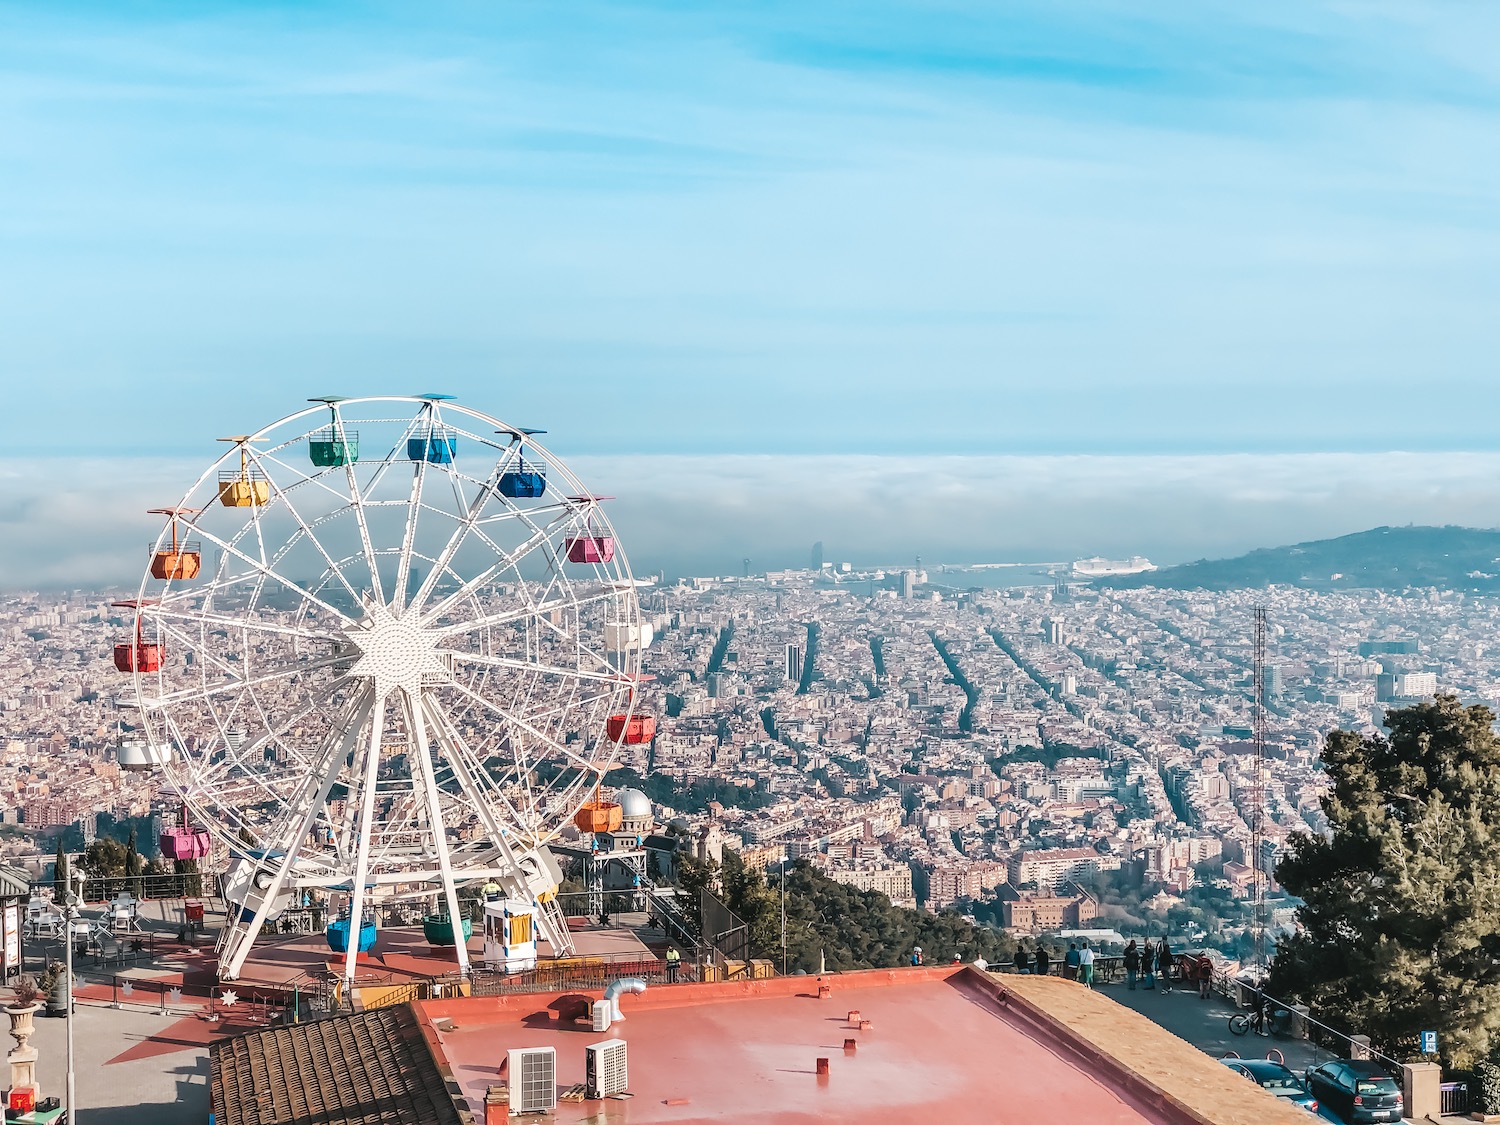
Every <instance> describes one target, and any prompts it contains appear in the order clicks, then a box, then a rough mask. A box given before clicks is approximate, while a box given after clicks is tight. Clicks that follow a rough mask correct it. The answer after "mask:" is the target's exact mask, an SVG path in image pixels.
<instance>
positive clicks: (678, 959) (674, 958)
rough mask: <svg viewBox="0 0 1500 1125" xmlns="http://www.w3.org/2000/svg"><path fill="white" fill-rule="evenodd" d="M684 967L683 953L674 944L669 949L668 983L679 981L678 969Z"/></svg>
mask: <svg viewBox="0 0 1500 1125" xmlns="http://www.w3.org/2000/svg"><path fill="white" fill-rule="evenodd" d="M681 968H682V954H681V953H678V952H677V947H676V946H673V947H672V948H670V949H668V950H667V983H668V984H676V983H677V971H678V970H679V969H681Z"/></svg>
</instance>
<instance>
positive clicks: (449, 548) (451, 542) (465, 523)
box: [411, 460, 506, 609]
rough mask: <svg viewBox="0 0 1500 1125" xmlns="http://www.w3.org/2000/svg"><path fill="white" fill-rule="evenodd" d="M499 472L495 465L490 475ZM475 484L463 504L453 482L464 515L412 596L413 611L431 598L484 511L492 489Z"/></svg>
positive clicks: (461, 496)
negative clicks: (468, 499) (472, 495)
mask: <svg viewBox="0 0 1500 1125" xmlns="http://www.w3.org/2000/svg"><path fill="white" fill-rule="evenodd" d="M505 463H506V462H505V461H504V460H502V461H501V465H503V464H505ZM499 472H500V465H497V466H496V467H495V473H492V474H490V475H491V477H494V476H495V475H496V474H498V473H499ZM475 483H476V484H478V486H479V488H478V490H477V492H476V493H475V495H474V499H473V500H472V501H469V502H468V503H467V504H465V503H464V501H463V495H462V493H461V492H458V484H457V480H456V479H455V481H454V489H455V492H456V493H457V495H456V499H457V501H458V506H459V507H461V508H464V515H463V518H462V519H461V520H460V521H459V523H458V526H457V527H455V528H454V529H453V534H452V535H450V536H448V541H447V542H446V543H445V544H443V549H442V550H441V551H440V552H439V553H438V556H437V558H435V559H434V560H433V566H432V572H431V573H430V574H428V576H427V578H426V579H425V580H424V581H423V583H422V585H421V587H420V588H419V589H418V590H417V592H416V594H415V595H413V597H412V600H411V606H412V608H414V609H415V608H417V607H419V606H424V605H426V604H427V599H428V598H429V597H431V596H432V590H433V587H434V586H435V585H436V584H437V581H438V578H439V577H440V576H441V575H442V574H445V573H446V572H447V570H448V567H449V566H451V565H452V563H453V556H454V555H456V554H457V553H458V549H459V547H461V546H462V545H463V543H464V540H465V539H466V538H467V537H468V533H469V531H470V530H471V529H472V527H473V525H474V522H475V521H476V520H477V519H478V518H479V514H480V513H481V512H483V511H484V509H485V506H486V505H487V504H488V503H489V500H490V497H491V496H492V495H493V489H492V487H491V486H490V484H489V483H488V482H482V481H476V482H475Z"/></svg>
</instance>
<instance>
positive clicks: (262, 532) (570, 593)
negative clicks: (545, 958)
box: [133, 395, 649, 979]
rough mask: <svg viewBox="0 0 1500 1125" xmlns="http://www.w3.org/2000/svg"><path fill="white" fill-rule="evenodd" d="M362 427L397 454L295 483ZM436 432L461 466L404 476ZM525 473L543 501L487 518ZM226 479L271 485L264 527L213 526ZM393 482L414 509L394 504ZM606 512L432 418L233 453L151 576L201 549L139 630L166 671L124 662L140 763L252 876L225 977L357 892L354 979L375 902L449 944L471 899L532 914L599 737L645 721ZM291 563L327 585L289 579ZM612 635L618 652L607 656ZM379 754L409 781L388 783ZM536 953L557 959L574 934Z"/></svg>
mask: <svg viewBox="0 0 1500 1125" xmlns="http://www.w3.org/2000/svg"><path fill="white" fill-rule="evenodd" d="M403 411H404V412H406V413H409V417H403V416H400V415H402V412H403ZM392 413H394V414H396V415H397V416H394V417H392V416H389V415H391V414H392ZM364 426H375V427H377V428H378V429H379V430H380V432H381V433H382V434H383V435H389V434H392V433H393V434H395V438H394V441H393V442H392V443H391V445H390V447H389V449H388V450H387V449H384V448H382V449H380V450H374V449H368V448H367V449H363V450H360V451H359V452H370V453H374V454H375V456H374V457H366V458H358V459H354V458H347V457H346V458H345V459H344V463H343V464H341V465H333V466H324V467H317V466H313V465H309V464H308V463H307V461H306V457H307V452H308V445H307V443H308V441H309V440H312V439H314V438H315V437H318V436H326V437H331V438H332V439H333V440H337V441H341V442H344V443H345V447H346V448H347V447H348V445H349V439H350V438H351V436H352V437H353V440H354V441H355V442H356V443H359V442H362V440H363V439H360V438H358V437H357V436H356V435H355V431H356V427H364ZM434 433H438V434H441V435H444V436H443V438H442V440H444V441H446V440H448V435H451V436H452V438H454V439H456V441H457V442H459V443H461V445H460V446H459V448H458V451H457V453H456V454H455V453H454V451H453V448H452V447H449V450H448V456H447V457H446V459H443V458H441V457H440V458H438V459H436V460H435V459H433V458H432V457H431V456H430V455H429V456H423V457H420V458H417V457H414V456H410V455H407V454H408V452H409V451H410V450H411V449H412V448H414V447H413V446H411V445H409V444H408V443H409V442H426V443H428V444H427V445H426V446H425V447H423V448H425V449H426V450H429V451H430V450H431V449H432V446H431V442H432V441H433V440H434V438H433V435H434ZM476 447H478V449H479V450H481V451H484V455H481V454H480V453H476V452H475V449H476ZM523 451H524V452H523ZM491 452H492V453H493V454H494V456H493V457H490V456H488V453H491ZM298 454H301V455H302V457H303V461H302V462H301V463H297V462H296V458H297V455H298ZM356 456H357V455H356ZM523 457H524V461H523V460H522V458H523ZM474 465H477V466H479V467H478V469H476V470H475V471H474V472H469V471H465V467H467V466H474ZM523 469H524V470H530V471H536V470H538V469H539V470H541V471H542V472H543V473H544V474H545V479H546V491H545V494H544V496H543V497H540V498H534V499H529V500H527V501H526V502H522V500H518V499H515V498H509V497H506V496H503V495H501V493H500V490H499V484H498V482H499V481H500V479H501V475H502V474H504V473H507V472H516V471H521V470H523ZM236 470H239V471H240V473H241V476H242V477H243V479H245V480H247V481H250V480H254V481H261V480H263V481H265V485H264V488H265V502H264V503H251V504H249V505H247V506H243V507H229V506H225V505H224V504H221V503H220V502H219V493H218V487H217V482H219V481H220V480H222V479H223V476H224V474H226V473H227V474H229V475H230V476H233V474H234V473H235V471H236ZM408 473H409V475H410V478H411V479H410V482H409V484H407V485H406V486H405V487H404V488H402V489H400V490H399V491H400V492H404V494H405V495H404V499H403V498H402V496H401V495H400V494H399V492H398V493H397V494H396V495H389V493H392V492H396V486H397V485H398V484H399V483H400V480H401V478H402V476H403V474H408ZM434 493H436V496H434ZM601 499H603V498H600V497H598V496H595V495H594V494H593V493H591V492H590V491H589V490H588V489H587V488H585V487H584V486H583V484H582V482H581V481H579V480H578V478H577V477H576V476H574V474H573V473H572V471H571V470H569V469H568V468H567V466H566V465H565V464H564V463H563V462H562V461H561V460H560V459H558V458H557V457H556V456H555V455H553V454H552V453H551V452H550V451H548V450H547V449H546V448H545V447H544V446H543V445H542V444H541V443H539V442H537V441H536V440H535V432H534V431H526V430H522V429H519V428H517V427H513V426H509V425H507V424H505V423H503V422H500V421H498V420H497V419H494V418H491V417H489V416H488V415H485V414H482V413H480V412H479V411H476V410H473V409H471V408H468V407H464V406H460V405H458V404H456V403H453V402H450V401H446V400H445V396H435V395H434V396H425V395H424V396H372V397H365V398H350V399H342V400H331V399H330V400H319V405H316V406H312V407H309V408H307V409H305V410H301V411H298V412H297V413H295V414H291V415H289V416H287V417H285V418H282V419H280V420H279V421H277V422H274V423H272V424H271V425H269V426H266V427H263V428H262V429H260V430H259V431H257V432H256V433H254V434H250V435H242V436H240V437H239V438H237V439H232V444H231V446H230V447H229V448H228V449H227V450H226V451H225V453H224V454H223V455H222V456H221V457H220V458H218V459H217V460H216V461H215V462H214V463H213V464H212V465H210V466H209V467H208V469H206V470H205V471H204V473H203V474H202V475H201V476H200V477H199V478H198V480H197V481H196V482H195V483H194V485H193V486H192V487H191V488H189V489H188V491H187V493H186V494H185V496H184V497H183V499H182V501H181V502H180V503H179V504H178V505H177V506H176V510H177V511H178V512H180V513H181V514H180V515H174V516H173V517H172V520H173V522H174V523H175V524H176V526H175V527H173V526H171V525H169V527H168V528H167V529H165V530H163V531H162V533H161V536H160V537H159V538H158V540H157V543H156V545H155V547H154V548H153V552H161V551H163V550H167V549H169V548H168V545H169V536H170V537H171V538H170V543H171V544H176V543H177V542H178V539H177V537H178V536H180V535H183V534H184V533H185V534H186V535H191V536H193V537H194V538H195V539H197V540H198V541H199V542H201V544H202V547H203V548H207V549H206V550H203V552H202V555H203V567H202V571H201V573H200V574H199V575H198V576H197V577H196V578H194V579H192V580H172V579H166V580H163V579H158V578H154V577H153V576H152V574H151V571H150V569H149V568H148V569H147V571H146V573H145V577H144V578H143V580H142V583H141V587H140V593H139V596H138V598H137V599H136V610H135V613H136V624H137V626H138V628H139V629H140V630H141V636H142V639H143V640H144V641H145V642H146V643H157V644H160V645H162V646H163V647H162V649H161V651H162V652H163V654H164V656H163V658H162V660H161V667H160V668H159V669H158V670H156V671H143V670H142V669H141V667H140V662H139V661H137V662H136V668H135V671H134V676H133V682H134V689H135V699H136V702H137V703H138V705H139V706H140V708H141V714H142V716H143V718H144V722H143V726H144V728H145V733H146V737H147V740H148V742H149V743H150V747H151V752H152V756H153V760H154V761H164V762H166V763H167V764H166V766H165V770H164V772H165V774H166V776H167V778H168V780H169V782H170V783H171V785H172V787H173V788H174V789H175V790H176V791H177V793H178V795H179V796H180V798H181V799H182V801H183V802H184V805H185V807H186V808H187V809H188V810H190V811H191V813H192V814H193V815H194V816H195V817H196V818H197V819H198V822H199V823H201V824H203V825H206V826H207V827H208V829H209V830H210V832H211V833H212V834H213V836H214V837H215V838H216V839H217V841H218V842H219V843H220V845H222V846H223V847H224V848H226V849H227V850H228V851H229V852H230V853H231V854H232V855H233V856H235V857H236V858H237V859H248V860H253V861H254V862H255V864H256V875H257V878H258V880H259V882H258V883H257V886H258V887H259V888H260V890H261V892H262V893H261V894H260V895H259V902H258V906H257V908H256V909H255V911H254V912H253V915H251V916H250V917H245V916H244V915H245V914H250V912H249V910H248V909H247V910H246V911H244V912H243V913H240V912H238V911H235V910H233V909H232V910H231V913H232V914H238V915H239V916H237V917H232V918H230V919H229V921H228V922H227V923H226V927H225V932H224V935H223V937H222V938H221V943H220V975H221V976H222V977H224V978H225V979H234V978H235V977H237V976H238V974H239V971H240V969H241V968H242V967H243V964H244V961H245V958H246V957H247V955H248V953H249V951H250V948H251V946H252V944H253V942H254V940H255V938H256V936H257V935H258V934H259V933H260V931H261V927H262V925H263V924H264V922H265V921H266V919H267V917H268V916H270V915H272V914H274V913H275V911H274V910H273V907H272V904H273V903H274V902H275V901H276V900H277V898H278V896H281V895H284V894H286V893H288V892H296V891H301V890H306V889H311V888H319V889H322V890H325V891H327V890H338V891H344V892H345V893H347V894H348V896H349V917H350V919H351V922H350V930H351V932H350V934H349V936H348V952H347V954H346V963H345V975H346V976H348V977H350V978H352V976H353V974H354V966H355V957H356V954H357V946H358V928H359V922H358V920H359V919H362V918H363V917H364V916H365V908H366V906H367V904H369V903H370V902H371V901H372V900H395V899H401V898H412V899H420V898H430V897H431V896H432V895H433V894H434V893H438V894H440V895H441V897H442V899H443V900H444V901H445V905H446V909H447V912H448V917H449V919H455V920H456V919H458V918H460V917H461V915H460V909H459V901H458V890H459V888H460V886H462V885H465V884H469V883H472V882H475V881H478V880H488V879H491V878H496V879H499V880H500V881H501V883H502V885H504V886H506V888H507V891H508V892H516V893H519V892H520V891H524V890H525V888H526V887H527V878H528V869H529V868H534V866H535V865H534V863H533V862H528V856H530V855H531V854H532V853H534V852H535V850H536V849H539V848H540V847H541V846H542V845H544V844H545V843H546V842H547V841H548V840H550V839H552V838H554V837H555V836H556V834H557V833H558V831H559V830H560V829H561V827H562V825H563V824H565V823H566V822H567V821H568V820H569V819H570V818H571V817H572V816H573V814H574V813H575V812H577V810H578V808H579V807H580V806H581V804H582V803H583V801H584V800H586V799H587V797H588V794H589V792H590V790H591V789H592V788H593V787H594V786H595V785H596V784H597V783H598V781H599V779H601V778H602V777H603V776H604V774H605V773H606V772H608V769H609V767H610V765H611V764H612V763H613V761H614V760H615V757H616V755H617V752H618V744H617V742H616V741H615V740H614V739H612V738H611V737H610V736H609V731H608V729H607V727H608V724H609V722H610V720H611V718H613V719H614V720H616V721H618V720H619V719H620V718H621V717H623V718H624V719H625V721H626V722H627V723H628V722H629V720H630V718H631V717H632V716H633V715H634V714H635V712H636V707H637V702H638V700H637V691H636V688H637V685H638V683H639V681H640V678H641V677H640V675H639V672H640V641H641V639H642V633H643V630H642V623H641V616H640V606H639V602H638V600H637V596H636V587H637V583H636V582H635V580H634V578H633V576H632V575H631V572H630V568H629V564H628V562H627V560H626V557H625V554H624V551H623V550H622V549H621V548H620V546H619V542H618V537H617V536H616V534H615V531H614V528H613V526H612V525H611V524H610V522H609V520H608V517H607V516H606V515H605V514H604V512H603V510H602V508H601ZM393 513H394V514H393ZM442 521H448V522H450V523H451V525H452V527H451V531H449V532H448V533H447V535H446V537H445V536H444V535H443V534H442V532H443V530H444V524H443V522H442ZM434 526H436V528H437V530H436V532H433V531H431V530H430V529H431V528H432V527H434ZM397 530H399V531H400V540H399V543H396V544H394V545H393V544H392V543H391V542H390V541H389V537H391V536H392V535H393V534H394V533H395V532H396V531H397ZM507 535H508V536H510V537H511V538H510V540H509V541H508V542H507V541H506V539H505V537H506V536H507ZM424 536H426V538H424ZM579 537H591V538H595V539H596V540H598V541H601V542H602V541H603V540H604V539H608V540H610V542H611V545H612V546H613V555H612V557H611V558H609V559H604V560H593V561H587V562H582V563H576V562H570V561H569V560H568V557H567V555H568V544H569V543H570V542H572V541H573V540H575V539H577V538H579ZM335 539H342V540H343V542H338V543H335V542H333V541H334V540H335ZM429 539H430V540H431V542H429V541H428V540H429ZM434 545H435V546H434ZM210 551H212V552H216V553H217V561H216V562H215V564H214V565H213V566H210V565H209V554H210ZM298 564H300V565H302V566H304V567H306V566H309V565H311V566H313V567H316V566H321V567H322V571H321V573H319V574H317V575H313V576H309V575H299V574H293V573H290V572H289V568H290V567H292V566H294V565H298ZM423 565H426V566H428V567H429V571H428V573H427V575H426V576H425V577H423V576H421V574H420V568H421V566H423ZM526 567H530V568H532V570H534V571H539V572H538V573H537V574H536V576H535V577H533V578H528V577H527V576H526V574H525V572H524V568H526ZM387 583H389V590H388V591H387V589H386V586H387ZM496 590H499V591H500V594H499V595H497V594H496V593H495V591H496ZM497 597H499V598H501V599H502V606H503V607H502V608H497V607H496V605H495V599H496V598H497ZM601 625H603V626H606V628H604V630H603V631H602V632H601V630H600V627H601ZM611 629H613V630H616V632H615V633H614V634H613V636H614V639H615V640H616V641H619V640H620V638H624V640H623V642H620V643H617V644H615V645H614V646H613V647H611V645H610V643H609V638H610V635H611V634H610V630H611ZM148 633H149V635H146V634H148ZM518 637H519V638H520V639H519V640H518ZM647 640H648V643H649V638H647ZM518 646H519V647H518ZM185 653H192V655H193V657H194V661H193V663H191V664H187V663H184V661H185V660H186V657H185V656H184V655H183V654H185ZM564 660H566V661H567V662H566V663H564V662H563V661H564ZM393 731H394V738H395V739H396V740H397V741H396V742H395V743H394V745H393V744H392V743H391V742H390V741H388V740H390V739H391V738H392V737H393ZM403 736H404V737H403ZM393 749H397V750H399V751H400V755H399V758H400V761H401V762H404V767H405V769H406V770H407V772H408V774H409V776H408V777H407V778H405V779H402V778H399V777H396V778H395V780H394V781H393V780H392V779H391V777H390V776H386V775H389V774H391V773H392V772H393V770H392V767H393V762H392V755H391V751H392V750H393ZM507 755H508V756H509V760H508V762H507V761H506V757H507ZM497 760H498V761H499V762H500V765H499V766H496V765H495V762H496V761H497ZM544 764H545V765H547V766H548V767H549V768H550V769H552V770H553V772H552V774H551V777H550V778H540V774H539V772H538V771H539V769H540V767H541V766H543V765H544ZM497 773H498V776H497ZM336 788H341V789H342V790H343V793H344V796H343V799H342V802H339V801H337V800H333V799H332V794H333V792H334V790H335V789H336ZM268 806H269V807H270V809H271V810H272V811H271V812H269V813H268V812H267V808H268ZM377 806H378V807H379V810H380V812H381V816H380V819H379V820H377ZM434 826H441V830H440V831H439V830H435V828H434ZM246 835H248V836H250V837H251V838H252V839H253V840H254V841H256V842H255V843H254V844H248V843H246V842H245V839H244V837H245V836H246ZM314 839H316V840H317V841H318V842H317V843H316V844H315V843H313V842H312V841H313V840H314ZM267 875H269V877H270V878H269V880H267V879H266V876H267ZM527 893H528V897H529V892H527ZM554 921H560V919H554ZM454 927H455V930H457V929H458V927H457V923H456V922H455V923H454ZM545 929H546V930H548V931H549V933H548V936H550V937H552V938H553V939H554V945H557V944H559V943H561V944H564V945H566V942H567V936H566V927H565V925H563V926H554V927H545ZM558 929H560V930H561V932H560V933H559V932H555V931H556V930H558ZM455 944H456V946H457V950H458V958H459V963H460V969H461V970H462V971H467V968H468V955H467V951H466V948H465V944H464V942H463V940H462V937H461V934H460V935H458V940H457V941H456V943H455Z"/></svg>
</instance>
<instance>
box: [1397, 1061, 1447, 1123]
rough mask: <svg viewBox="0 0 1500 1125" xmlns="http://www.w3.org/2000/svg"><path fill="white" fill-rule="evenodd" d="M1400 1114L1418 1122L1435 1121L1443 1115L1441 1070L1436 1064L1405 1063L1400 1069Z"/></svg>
mask: <svg viewBox="0 0 1500 1125" xmlns="http://www.w3.org/2000/svg"><path fill="white" fill-rule="evenodd" d="M1401 1092H1402V1093H1403V1094H1404V1095H1405V1101H1406V1106H1405V1108H1404V1109H1403V1110H1402V1113H1403V1114H1405V1116H1407V1117H1412V1118H1415V1119H1416V1120H1418V1121H1420V1120H1422V1119H1423V1118H1424V1117H1430V1118H1432V1119H1433V1120H1434V1121H1436V1120H1437V1119H1438V1118H1439V1117H1441V1116H1442V1114H1443V1068H1442V1067H1441V1066H1439V1065H1438V1064H1437V1063H1430V1062H1427V1063H1405V1064H1403V1065H1402V1067H1401Z"/></svg>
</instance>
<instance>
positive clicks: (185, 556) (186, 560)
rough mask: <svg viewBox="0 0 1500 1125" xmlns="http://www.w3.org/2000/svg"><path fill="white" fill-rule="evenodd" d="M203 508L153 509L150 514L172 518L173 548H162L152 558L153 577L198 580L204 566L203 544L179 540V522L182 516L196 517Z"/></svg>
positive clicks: (191, 540) (190, 540) (193, 540)
mask: <svg viewBox="0 0 1500 1125" xmlns="http://www.w3.org/2000/svg"><path fill="white" fill-rule="evenodd" d="M202 510H203V509H201V508H151V509H149V510H148V514H150V515H153V516H171V517H172V546H171V547H170V548H162V549H160V550H158V551H156V553H155V554H153V555H152V556H151V577H152V578H161V579H168V580H173V581H186V580H188V579H190V578H197V577H198V571H199V570H200V569H202V566H203V544H202V543H200V542H198V541H197V540H196V539H185V540H182V541H181V542H179V541H178V539H177V520H178V518H179V517H181V516H196V515H197V514H198V513H199V512H201V511H202Z"/></svg>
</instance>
